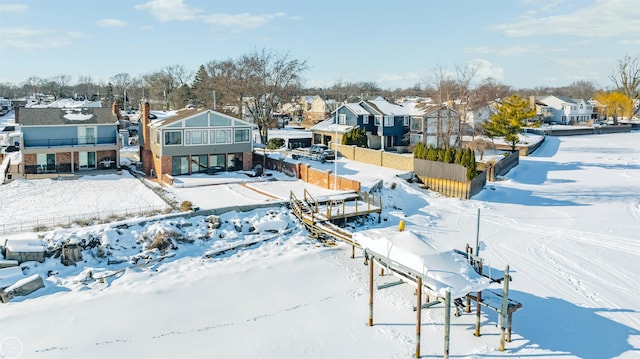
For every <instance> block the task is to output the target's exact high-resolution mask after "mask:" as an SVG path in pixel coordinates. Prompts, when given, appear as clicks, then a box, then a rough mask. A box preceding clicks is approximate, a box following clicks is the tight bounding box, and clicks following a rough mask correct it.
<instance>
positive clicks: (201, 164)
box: [191, 155, 209, 173]
mask: <svg viewBox="0 0 640 359" xmlns="http://www.w3.org/2000/svg"><path fill="white" fill-rule="evenodd" d="M207 157H208V156H207V155H193V156H191V173H207V172H208V171H209V167H208V165H207Z"/></svg>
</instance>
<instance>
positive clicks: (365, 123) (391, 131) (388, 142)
mask: <svg viewBox="0 0 640 359" xmlns="http://www.w3.org/2000/svg"><path fill="white" fill-rule="evenodd" d="M410 115H411V112H410V109H409V108H406V107H404V106H401V105H398V104H393V103H390V102H388V101H387V100H385V99H383V98H382V97H378V98H376V99H374V100H368V101H360V102H357V103H345V104H343V105H341V106H339V107H338V108H337V109H336V111H334V113H333V122H334V123H337V124H339V125H344V126H349V127H357V128H364V129H365V131H366V134H367V138H368V142H369V148H372V149H384V150H396V151H403V150H404V149H406V147H407V146H408V145H409V142H408V139H407V136H406V135H407V133H408V132H409V124H410V117H411V116H410ZM311 130H312V131H313V132H314V143H318V142H319V141H316V132H317V130H316V127H315V126H314V127H312V128H311ZM325 136H328V135H325Z"/></svg>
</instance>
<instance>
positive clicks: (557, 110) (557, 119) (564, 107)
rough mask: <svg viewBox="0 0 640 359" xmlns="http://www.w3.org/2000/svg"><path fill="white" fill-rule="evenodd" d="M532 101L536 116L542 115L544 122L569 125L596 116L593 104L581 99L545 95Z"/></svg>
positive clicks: (595, 117) (592, 118)
mask: <svg viewBox="0 0 640 359" xmlns="http://www.w3.org/2000/svg"><path fill="white" fill-rule="evenodd" d="M532 101H535V102H534V103H535V105H536V110H537V112H538V117H542V118H543V121H544V122H549V123H557V124H561V125H570V124H576V123H585V122H587V121H591V120H594V119H597V118H598V116H597V112H596V111H595V108H594V106H593V104H591V103H590V102H587V101H585V100H583V99H574V98H570V97H567V96H546V97H543V98H540V99H538V98H535V99H534V100H532Z"/></svg>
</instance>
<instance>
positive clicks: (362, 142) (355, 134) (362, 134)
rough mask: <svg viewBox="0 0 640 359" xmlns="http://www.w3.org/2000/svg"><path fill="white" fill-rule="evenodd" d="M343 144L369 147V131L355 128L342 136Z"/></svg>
mask: <svg viewBox="0 0 640 359" xmlns="http://www.w3.org/2000/svg"><path fill="white" fill-rule="evenodd" d="M340 143H341V144H343V145H356V146H358V147H365V148H366V147H368V145H367V143H368V139H367V132H366V130H365V129H364V128H363V129H358V128H354V129H351V130H350V131H349V132H347V133H345V134H344V135H343V136H342V140H341V141H340Z"/></svg>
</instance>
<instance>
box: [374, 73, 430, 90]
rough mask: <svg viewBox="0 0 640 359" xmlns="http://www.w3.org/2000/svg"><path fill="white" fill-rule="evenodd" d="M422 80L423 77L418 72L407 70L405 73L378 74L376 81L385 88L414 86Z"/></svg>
mask: <svg viewBox="0 0 640 359" xmlns="http://www.w3.org/2000/svg"><path fill="white" fill-rule="evenodd" d="M421 81H422V77H421V76H420V75H419V74H418V73H416V72H407V73H404V74H396V73H394V74H389V73H382V74H380V76H378V79H377V80H376V83H377V84H379V85H380V86H381V87H383V88H391V89H393V88H397V87H408V86H413V85H415V84H416V83H419V82H421Z"/></svg>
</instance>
